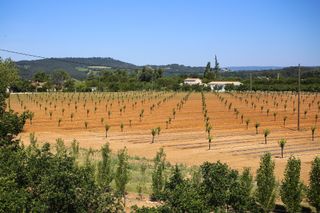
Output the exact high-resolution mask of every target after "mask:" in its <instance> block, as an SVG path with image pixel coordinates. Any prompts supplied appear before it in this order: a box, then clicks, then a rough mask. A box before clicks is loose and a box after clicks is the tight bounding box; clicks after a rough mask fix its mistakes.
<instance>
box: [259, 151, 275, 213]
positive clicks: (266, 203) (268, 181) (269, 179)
mask: <svg viewBox="0 0 320 213" xmlns="http://www.w3.org/2000/svg"><path fill="white" fill-rule="evenodd" d="M274 166H275V163H274V161H273V160H272V158H271V154H270V153H266V154H264V155H263V156H262V157H261V159H260V167H259V169H258V170H257V176H256V181H257V190H256V200H257V202H258V204H259V205H260V206H261V208H262V209H263V211H264V212H270V211H271V210H272V209H273V208H274V205H275V199H276V178H275V176H274Z"/></svg>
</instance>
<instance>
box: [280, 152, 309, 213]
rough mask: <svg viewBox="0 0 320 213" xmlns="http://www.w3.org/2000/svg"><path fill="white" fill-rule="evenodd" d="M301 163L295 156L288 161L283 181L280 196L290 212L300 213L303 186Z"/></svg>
mask: <svg viewBox="0 0 320 213" xmlns="http://www.w3.org/2000/svg"><path fill="white" fill-rule="evenodd" d="M300 170H301V161H300V160H299V159H297V158H295V157H294V156H291V157H290V158H289V159H288V163H287V166H286V169H285V172H284V179H283V180H282V184H281V188H280V195H281V200H282V202H283V203H284V204H285V206H286V208H287V210H288V212H292V213H295V212H300V209H301V208H300V203H301V201H302V188H303V185H302V183H301V181H300Z"/></svg>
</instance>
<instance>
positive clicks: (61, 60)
mask: <svg viewBox="0 0 320 213" xmlns="http://www.w3.org/2000/svg"><path fill="white" fill-rule="evenodd" d="M0 51H2V52H7V53H13V54H17V55H24V56H29V57H33V58H40V59H50V60H54V61H60V62H65V63H72V64H79V65H84V66H106V65H103V64H99V65H97V64H90V63H83V62H77V61H71V60H66V59H59V58H48V57H44V56H40V55H34V54H29V53H24V52H18V51H13V50H7V49H2V48H0Z"/></svg>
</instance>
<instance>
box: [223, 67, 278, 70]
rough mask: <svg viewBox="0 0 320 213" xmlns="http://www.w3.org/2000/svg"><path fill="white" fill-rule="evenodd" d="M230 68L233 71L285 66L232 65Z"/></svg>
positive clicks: (271, 68)
mask: <svg viewBox="0 0 320 213" xmlns="http://www.w3.org/2000/svg"><path fill="white" fill-rule="evenodd" d="M227 68H228V69H230V70H232V71H258V70H275V69H281V68H283V67H280V66H238V67H236V66H230V67H227Z"/></svg>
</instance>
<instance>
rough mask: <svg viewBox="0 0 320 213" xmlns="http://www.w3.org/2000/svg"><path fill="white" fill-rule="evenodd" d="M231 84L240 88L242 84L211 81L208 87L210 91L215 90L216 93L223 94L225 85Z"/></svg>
mask: <svg viewBox="0 0 320 213" xmlns="http://www.w3.org/2000/svg"><path fill="white" fill-rule="evenodd" d="M230 84H233V85H234V86H240V85H241V84H242V83H241V82H239V81H211V82H209V83H208V86H209V87H210V88H211V90H212V91H213V90H216V91H218V92H224V91H225V87H226V85H230Z"/></svg>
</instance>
